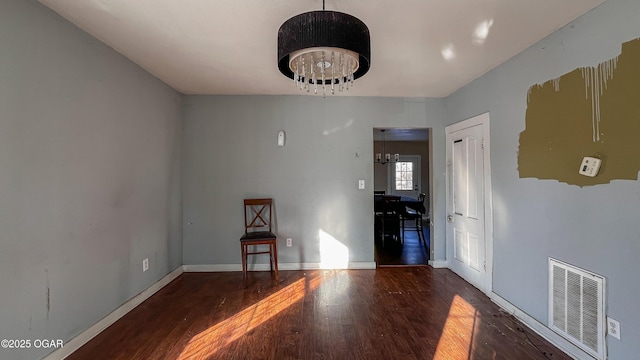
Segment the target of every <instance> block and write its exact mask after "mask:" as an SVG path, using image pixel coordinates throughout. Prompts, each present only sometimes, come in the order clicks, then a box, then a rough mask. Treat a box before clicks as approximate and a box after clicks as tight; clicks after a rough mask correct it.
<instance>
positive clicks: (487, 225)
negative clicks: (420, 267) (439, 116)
mask: <svg viewBox="0 0 640 360" xmlns="http://www.w3.org/2000/svg"><path fill="white" fill-rule="evenodd" d="M489 119H490V116H489V113H488V112H486V113H484V114H480V115H476V116H474V117H471V118H469V119H467V120H463V121H460V122H458V123H455V124H452V125H449V126H447V127H445V146H446V148H445V163H446V171H447V172H446V181H445V189H446V190H445V191H446V195H445V207H446V212H447V214H449V212H450V210H451V205H452V203H451V201H452V199H451V191H452V189H451V184H450V176H451V175H450V171H451V168H450V164H449V159H448V158H447V155H448V154H447V152H448V150H447V149H448V148H449V142H450V141H451V140H452V133H453V132H456V131H458V130H463V129H466V128H469V127H472V126H476V125H481V126H482V138H483V143H482V149H483V151H482V154H483V157H484V161H483V176H484V189H483V193H484V238H485V274H484V279H483V280H482V284H481V288H480V290H481V291H482V292H484V293H485V294H486V295H487V296H491V293H492V291H493V203H492V198H493V196H492V192H491V189H492V188H491V139H490V130H491V129H490V121H489ZM445 221H446V220H445ZM446 226H447V225H446V223H445V227H446ZM445 244H446V245H445V246H446V251H445V254H446V257H447V260H446V265H447V268H451V262H452V261H453V259H452V258H451V257H452V255H453V251H452V249H453V239H452V238H450V237H449V236H447V232H446V230H445Z"/></svg>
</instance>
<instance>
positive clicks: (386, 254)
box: [375, 220, 430, 266]
mask: <svg viewBox="0 0 640 360" xmlns="http://www.w3.org/2000/svg"><path fill="white" fill-rule="evenodd" d="M423 224H424V225H423V230H422V233H423V234H424V238H425V241H424V242H422V241H420V239H419V238H418V233H417V231H416V230H414V229H406V230H405V235H404V244H402V245H400V244H399V243H398V242H395V241H390V240H389V239H387V240H386V241H385V243H384V245H385V246H382V242H381V241H379V239H378V240H377V241H375V261H376V264H377V265H378V266H402V265H427V264H428V263H429V246H430V238H429V233H430V231H429V226H428V222H427V220H425V221H424V222H423Z"/></svg>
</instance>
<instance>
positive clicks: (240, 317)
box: [178, 276, 322, 360]
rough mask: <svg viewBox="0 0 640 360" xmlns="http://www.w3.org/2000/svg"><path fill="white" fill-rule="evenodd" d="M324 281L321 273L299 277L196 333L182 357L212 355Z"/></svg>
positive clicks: (206, 357) (204, 357)
mask: <svg viewBox="0 0 640 360" xmlns="http://www.w3.org/2000/svg"><path fill="white" fill-rule="evenodd" d="M321 283H322V277H321V276H315V277H313V278H306V277H305V278H302V279H300V280H297V281H296V282H294V283H293V284H291V285H289V286H287V287H286V288H284V289H282V290H280V291H278V292H276V293H274V294H272V295H270V296H268V297H267V298H265V299H263V300H261V301H259V302H257V303H255V304H254V305H251V306H249V307H247V308H245V309H244V310H242V311H241V312H239V313H237V314H235V315H233V316H232V317H230V318H228V319H226V320H224V321H221V322H219V323H218V324H216V325H214V326H212V327H210V328H209V329H207V330H205V331H203V332H201V333H200V334H198V335H196V336H194V337H193V338H192V339H191V341H189V344H188V345H187V346H186V347H185V349H184V350H183V351H182V353H181V354H180V356H179V357H178V359H179V360H186V359H208V358H210V357H211V356H213V355H215V354H216V353H217V352H218V351H219V350H220V349H223V348H224V347H226V346H228V345H229V344H231V343H232V342H234V341H236V340H237V339H239V338H240V337H241V336H243V335H245V334H246V333H248V332H250V331H252V330H253V329H255V328H257V327H259V326H260V325H262V324H264V323H265V322H266V321H268V320H269V319H271V318H273V317H274V316H276V315H278V314H279V313H280V312H282V311H284V310H286V309H287V308H289V307H290V306H292V305H293V304H295V303H296V302H298V301H300V300H302V299H303V298H304V296H305V293H306V292H311V291H314V290H316V289H317V288H318V287H319V286H320V284H321Z"/></svg>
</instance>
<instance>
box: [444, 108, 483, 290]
mask: <svg viewBox="0 0 640 360" xmlns="http://www.w3.org/2000/svg"><path fill="white" fill-rule="evenodd" d="M488 137H489V114H488V113H487V114H483V115H480V116H477V117H475V118H472V119H469V120H466V121H463V122H461V123H457V124H454V125H451V126H448V127H447V128H446V141H447V148H446V159H447V175H446V176H447V228H446V237H447V261H448V263H449V267H450V268H451V270H452V271H453V272H455V273H456V274H458V275H460V276H461V277H462V278H463V279H465V280H467V281H468V282H469V283H470V284H471V285H473V286H475V287H477V288H478V289H480V290H482V291H483V292H485V293H487V294H489V293H490V292H491V286H492V284H491V269H492V267H493V266H492V263H491V262H492V261H493V257H492V256H488V254H490V253H492V242H491V243H489V242H488V241H487V240H488V239H489V240H490V238H491V237H490V236H487V229H490V228H491V226H490V224H488V223H487V220H490V219H491V215H490V212H491V208H490V206H489V207H487V205H490V202H491V201H490V199H491V197H490V191H491V187H490V167H489V152H488ZM487 185H489V186H487Z"/></svg>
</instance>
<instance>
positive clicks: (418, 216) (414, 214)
mask: <svg viewBox="0 0 640 360" xmlns="http://www.w3.org/2000/svg"><path fill="white" fill-rule="evenodd" d="M426 197H427V195H426V194H420V195H418V201H419V202H420V204H421V205H422V207H421V208H417V209H412V208H409V207H405V209H404V211H403V213H402V237H403V238H404V230H405V221H406V220H414V221H415V225H414V226H413V227H411V228H413V229H415V230H416V231H417V232H418V240H419V241H420V242H422V243H424V244H425V246H426V244H427V241H426V240H425V238H424V233H423V232H422V231H423V230H422V216H423V211H422V208H424V200H425V198H426Z"/></svg>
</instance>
